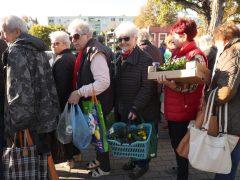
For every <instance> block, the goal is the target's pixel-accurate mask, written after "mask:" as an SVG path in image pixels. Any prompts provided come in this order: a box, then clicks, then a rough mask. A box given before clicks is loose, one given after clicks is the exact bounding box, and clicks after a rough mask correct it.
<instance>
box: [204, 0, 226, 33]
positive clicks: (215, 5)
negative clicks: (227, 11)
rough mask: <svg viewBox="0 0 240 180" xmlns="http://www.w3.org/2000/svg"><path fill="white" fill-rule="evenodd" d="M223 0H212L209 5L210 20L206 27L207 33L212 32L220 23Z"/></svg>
mask: <svg viewBox="0 0 240 180" xmlns="http://www.w3.org/2000/svg"><path fill="white" fill-rule="evenodd" d="M224 2H225V0H213V1H212V5H211V21H210V25H209V27H208V33H209V34H211V35H212V34H213V31H214V29H215V28H216V27H217V26H218V25H220V24H221V22H222V19H223V13H224V7H223V3H224Z"/></svg>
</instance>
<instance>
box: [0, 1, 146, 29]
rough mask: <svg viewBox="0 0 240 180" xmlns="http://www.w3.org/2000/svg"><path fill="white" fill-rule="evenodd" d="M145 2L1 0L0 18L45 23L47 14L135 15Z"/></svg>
mask: <svg viewBox="0 0 240 180" xmlns="http://www.w3.org/2000/svg"><path fill="white" fill-rule="evenodd" d="M146 3H147V0H2V1H1V10H0V18H2V17H4V16H6V15H17V16H31V17H36V18H37V19H38V22H39V23H40V24H43V25H46V24H47V17H48V16H79V15H82V16H121V15H126V16H137V15H139V13H140V9H141V7H142V6H144V5H146Z"/></svg>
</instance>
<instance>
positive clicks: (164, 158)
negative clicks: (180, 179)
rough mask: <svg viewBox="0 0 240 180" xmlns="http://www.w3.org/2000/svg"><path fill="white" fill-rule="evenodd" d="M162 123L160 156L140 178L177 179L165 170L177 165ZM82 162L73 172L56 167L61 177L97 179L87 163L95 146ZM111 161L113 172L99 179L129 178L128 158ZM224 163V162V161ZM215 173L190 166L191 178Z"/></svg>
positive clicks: (200, 179) (196, 179)
mask: <svg viewBox="0 0 240 180" xmlns="http://www.w3.org/2000/svg"><path fill="white" fill-rule="evenodd" d="M162 126H163V124H160V128H159V130H160V132H159V143H158V157H157V158H155V159H153V160H152V161H151V162H150V168H149V171H148V172H147V173H146V174H145V175H144V176H143V177H142V178H139V180H175V179H176V175H174V174H168V173H167V172H165V170H167V169H170V168H171V167H173V166H176V162H175V157H174V152H173V151H172V148H171V144H170V140H169V137H168V130H167V129H163V128H162ZM82 156H83V157H82V162H80V163H79V164H77V168H76V169H72V170H71V172H69V170H68V169H67V168H66V167H64V166H63V165H62V164H57V165H56V168H57V171H58V173H59V177H60V179H66V180H77V179H86V180H88V179H96V178H90V177H89V176H88V171H87V170H86V169H85V165H86V164H87V163H88V162H89V161H91V160H93V159H94V158H95V153H94V149H93V147H91V148H89V149H88V150H85V151H83V152H82ZM110 161H111V168H112V170H111V174H110V175H109V176H104V177H99V178H97V179H98V180H129V178H128V172H126V171H123V170H122V169H121V167H122V165H123V164H124V163H125V162H127V161H128V159H126V158H116V157H112V155H111V157H110ZM223 163H224V162H223ZM213 177H214V174H213V173H205V172H201V171H198V170H195V169H193V168H191V167H190V171H189V180H210V179H213ZM237 180H240V167H239V168H238V178H237Z"/></svg>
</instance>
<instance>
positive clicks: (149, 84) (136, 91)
mask: <svg viewBox="0 0 240 180" xmlns="http://www.w3.org/2000/svg"><path fill="white" fill-rule="evenodd" d="M115 33H116V37H117V41H118V44H119V46H120V48H121V49H122V53H121V54H120V55H119V57H118V58H117V59H118V60H119V61H117V62H116V67H117V68H116V69H117V72H116V79H115V80H116V81H115V85H116V104H115V109H114V110H115V111H116V115H117V117H118V120H119V121H123V122H126V123H128V120H130V121H131V122H132V123H135V124H138V123H141V122H139V121H138V120H137V115H141V116H142V118H143V119H144V121H146V122H152V124H155V127H156V128H157V122H158V119H159V116H160V112H159V102H158V98H157V97H158V95H157V83H156V82H154V81H151V80H148V79H147V72H148V66H150V65H152V61H153V60H152V58H151V57H150V56H149V55H148V54H147V53H145V52H143V51H142V50H141V49H140V48H139V47H138V46H137V37H138V30H137V28H136V26H135V25H134V24H132V23H131V22H122V23H121V24H120V25H119V26H118V27H117V28H116V30H115ZM149 162H150V159H142V160H133V159H131V160H130V161H129V162H128V163H126V164H124V166H123V169H124V170H131V172H130V174H129V177H130V178H131V179H137V178H139V177H141V176H143V175H144V174H145V173H146V172H147V171H148V169H149Z"/></svg>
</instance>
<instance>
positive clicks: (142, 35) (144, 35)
mask: <svg viewBox="0 0 240 180" xmlns="http://www.w3.org/2000/svg"><path fill="white" fill-rule="evenodd" d="M149 39H150V34H149V32H148V30H147V29H140V30H139V31H138V40H139V41H142V40H149Z"/></svg>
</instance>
